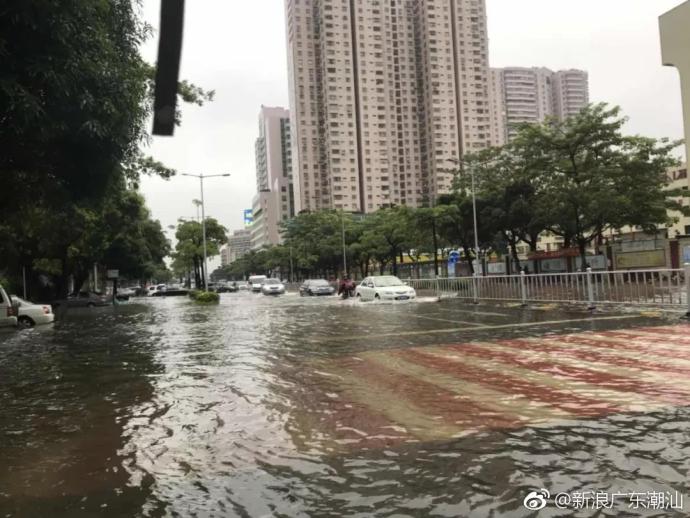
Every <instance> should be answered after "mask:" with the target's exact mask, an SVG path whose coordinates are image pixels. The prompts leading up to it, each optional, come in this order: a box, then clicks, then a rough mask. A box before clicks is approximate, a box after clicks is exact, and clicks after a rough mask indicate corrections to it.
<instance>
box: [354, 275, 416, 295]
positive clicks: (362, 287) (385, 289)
mask: <svg viewBox="0 0 690 518" xmlns="http://www.w3.org/2000/svg"><path fill="white" fill-rule="evenodd" d="M355 296H356V297H358V298H359V299H360V300H411V299H414V298H416V297H417V293H416V292H415V291H414V288H410V287H409V286H408V285H407V284H405V283H404V282H403V281H401V280H400V279H398V278H397V277H395V276H394V275H382V276H379V277H367V278H366V279H364V280H363V281H362V282H361V283H360V284H359V286H357V289H356V290H355Z"/></svg>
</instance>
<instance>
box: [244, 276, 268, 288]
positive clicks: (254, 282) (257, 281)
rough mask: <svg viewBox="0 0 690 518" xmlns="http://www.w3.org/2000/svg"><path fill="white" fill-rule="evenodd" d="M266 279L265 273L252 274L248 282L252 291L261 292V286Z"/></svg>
mask: <svg viewBox="0 0 690 518" xmlns="http://www.w3.org/2000/svg"><path fill="white" fill-rule="evenodd" d="M266 279H267V277H266V276H265V275H252V276H250V277H249V280H248V281H247V283H248V284H249V286H250V288H251V290H252V291H256V292H259V291H261V286H262V285H263V283H264V281H265V280H266Z"/></svg>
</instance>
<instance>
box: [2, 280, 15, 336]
mask: <svg viewBox="0 0 690 518" xmlns="http://www.w3.org/2000/svg"><path fill="white" fill-rule="evenodd" d="M16 325H17V308H16V307H15V305H14V303H13V301H12V298H11V297H10V296H9V295H8V294H7V292H6V291H5V290H4V289H3V287H2V285H0V327H15V326H16Z"/></svg>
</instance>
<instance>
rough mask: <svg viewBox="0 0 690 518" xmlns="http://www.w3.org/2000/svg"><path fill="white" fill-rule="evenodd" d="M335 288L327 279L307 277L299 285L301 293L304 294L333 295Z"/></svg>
mask: <svg viewBox="0 0 690 518" xmlns="http://www.w3.org/2000/svg"><path fill="white" fill-rule="evenodd" d="M334 293H335V288H334V287H333V286H331V285H330V284H329V283H328V281H327V280H325V279H307V280H306V281H304V282H303V283H302V285H301V286H300V287H299V294H300V296H301V297H304V296H309V297H312V296H317V295H333V294H334Z"/></svg>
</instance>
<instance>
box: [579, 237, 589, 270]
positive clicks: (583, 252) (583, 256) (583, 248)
mask: <svg viewBox="0 0 690 518" xmlns="http://www.w3.org/2000/svg"><path fill="white" fill-rule="evenodd" d="M577 246H578V248H579V249H580V261H581V262H582V264H581V265H580V269H581V270H582V271H583V272H584V271H587V268H588V265H587V241H586V240H584V239H578V241H577Z"/></svg>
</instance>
